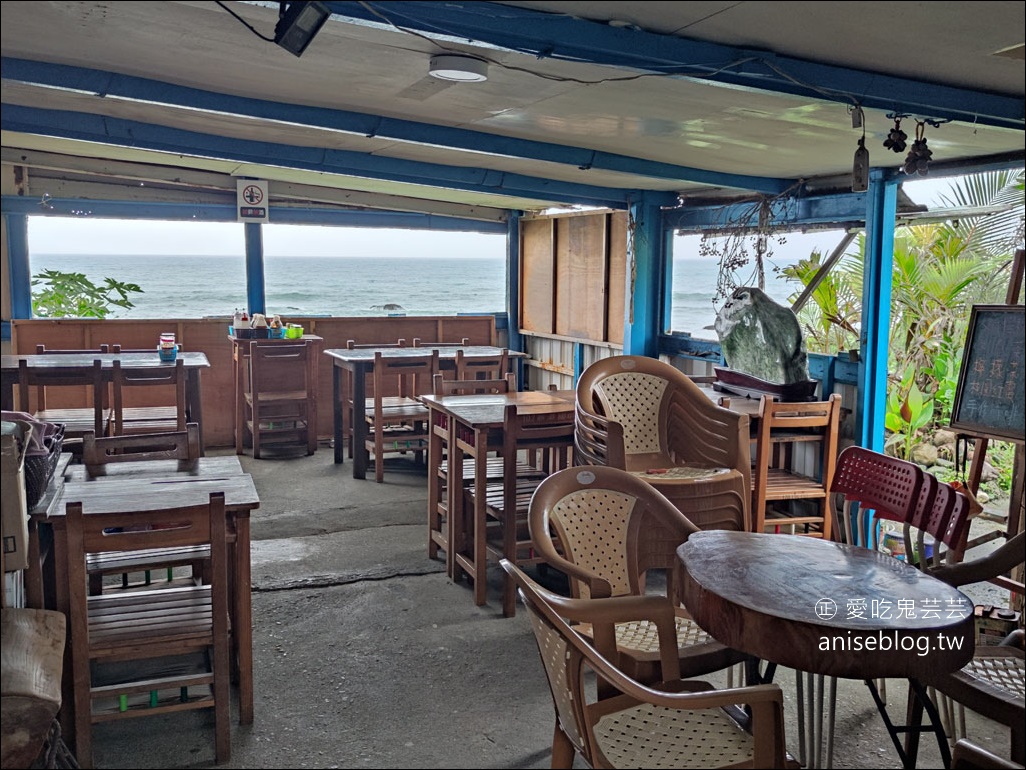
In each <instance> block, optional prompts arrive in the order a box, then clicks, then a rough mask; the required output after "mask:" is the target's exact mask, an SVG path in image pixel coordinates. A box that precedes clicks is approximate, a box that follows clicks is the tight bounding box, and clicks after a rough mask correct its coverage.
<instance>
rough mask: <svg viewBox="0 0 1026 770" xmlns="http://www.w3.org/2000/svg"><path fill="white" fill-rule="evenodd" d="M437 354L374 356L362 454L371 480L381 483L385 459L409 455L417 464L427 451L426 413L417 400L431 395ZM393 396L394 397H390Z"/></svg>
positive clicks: (376, 354) (428, 434)
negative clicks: (367, 461)
mask: <svg viewBox="0 0 1026 770" xmlns="http://www.w3.org/2000/svg"><path fill="white" fill-rule="evenodd" d="M438 371H439V367H438V351H437V350H432V351H431V352H426V353H424V354H423V355H415V356H403V357H401V358H392V357H386V356H382V355H381V353H380V352H378V353H375V354H374V372H373V374H372V375H371V380H372V382H373V392H374V395H373V397H372V399H371V400H372V402H373V403H372V405H371V406H372V408H370V409H368V412H367V416H366V420H367V425H368V432H367V440H366V441H365V442H364V446H363V448H362V451H365V452H367V453H368V454H369V456H370V457H373V459H374V479H375V481H377V482H378V483H381V482H382V481H384V480H385V455H386V454H395V453H400V454H407V453H410V452H412V453H413V454H414V456H415V457H416V458H417V459H418V461H420V460H422V458H423V456H424V452H425V451H427V449H428V443H429V440H430V435H431V432H430V430H429V426H428V424H427V422H428V409H427V407H426V406H424V404H422V403H421V402H420V401H419V400H417V398H416V397H417V396H418V395H422V394H426V393H430V392H431V388H432V383H433V381H434V376H435V375H436V374H438ZM391 394H395V395H391Z"/></svg>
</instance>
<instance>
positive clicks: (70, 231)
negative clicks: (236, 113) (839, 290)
mask: <svg viewBox="0 0 1026 770" xmlns="http://www.w3.org/2000/svg"><path fill="white" fill-rule="evenodd" d="M949 187H950V180H922V181H915V182H907V183H905V184H904V185H903V189H904V190H905V192H906V193H907V194H908V195H909V197H911V198H912V199H913V200H914V201H916V202H917V203H922V204H927V205H930V204H932V203H936V195H937V193H938V192H940V193H943V192H945V191H947V190H948V189H949ZM243 228H244V225H243V224H241V223H234V222H233V223H221V222H152V221H145V222H141V221H131V220H112V219H86V218H65V217H29V228H28V229H29V251H30V252H31V253H33V254H110V255H114V254H195V255H214V254H226V255H231V254H243V253H245V240H244V236H243ZM794 238H795V239H800V242H801V248H802V249H803V250H804V249H805V247H806V245H807V244H811V245H812V247H814V248H815V247H818V248H821V249H825V250H829V249H830V248H832V247H831V246H830V244H831V243H834V242H836V240H837V238H836V237H834V236H829V237H825V236H823V235H819V236H817V237H814V236H812V235H810V236H801V237H799V236H794ZM798 245H799V244H798V243H797V242H796V243H794V246H796V247H797V246H798ZM264 253H265V254H266V255H268V256H335V257H340V256H341V257H346V256H352V257H357V256H380V257H416V256H420V257H461V256H465V257H485V256H494V257H503V256H504V255H505V253H506V236H505V235H504V234H498V235H490V234H483V233H450V232H439V231H425V230H394V229H375V228H357V227H319V226H312V225H273V224H271V225H265V226H264ZM806 253H808V252H807V251H806Z"/></svg>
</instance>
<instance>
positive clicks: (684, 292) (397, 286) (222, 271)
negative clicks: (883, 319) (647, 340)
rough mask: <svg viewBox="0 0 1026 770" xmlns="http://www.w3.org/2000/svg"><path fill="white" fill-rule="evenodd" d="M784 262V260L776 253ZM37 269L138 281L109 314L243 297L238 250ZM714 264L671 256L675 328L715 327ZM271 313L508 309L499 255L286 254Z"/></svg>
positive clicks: (201, 307)
mask: <svg viewBox="0 0 1026 770" xmlns="http://www.w3.org/2000/svg"><path fill="white" fill-rule="evenodd" d="M776 264H777V265H778V266H779V265H781V264H782V263H780V262H779V261H776ZM31 269H32V274H33V275H36V274H37V273H39V272H40V271H42V270H47V269H50V270H60V271H65V272H81V273H84V274H85V275H86V277H88V278H89V279H90V280H91V281H93V282H94V283H98V284H99V283H102V282H103V280H104V279H105V278H107V277H111V278H114V279H116V280H118V281H125V282H129V283H136V284H138V285H139V286H140V287H141V288H142V289H143V293H142V294H134V295H132V296H131V299H132V301H133V302H134V303H135V306H134V307H132V308H130V309H116V310H115V311H114V312H112V313H111V316H110V317H111V318H176V317H181V318H202V317H204V316H230V315H231V314H232V313H233V312H234V311H235V309H236V308H240V309H241V308H242V307H244V306H245V305H246V277H245V276H246V272H245V260H244V258H243V257H241V256H193V255H190V256H153V255H137V256H124V255H92V254H89V255H84V254H77V255H76V254H40V255H33V257H32V264H31ZM716 273H717V269H716V262H715V261H714V260H712V259H708V258H705V259H688V258H676V259H675V260H674V281H673V315H672V328H673V329H674V330H677V331H688V332H690V333H692V334H693V335H694V336H696V337H700V338H703V339H712V340H715V339H716V333H715V332H714V331H712V330H711V329H712V324H713V321H714V319H715V312H716V307H718V305H719V304H720V303H721V302H722V301H720V302H717V304H716V305H714V304H713V295H714V294H715V291H716ZM264 278H265V285H266V303H267V311H268V312H269V313H279V314H281V315H290V316H302V315H310V316H322V315H332V316H372V315H384V314H386V313H388V312H389V311H388V310H387V309H385V307H384V306H389V305H398V306H399V307H400V308H402V310H401V311H395V310H393V312H405V313H406V314H407V315H454V314H456V313H477V312H481V313H501V312H504V311H505V308H506V274H505V264H504V261H503V259H502V258H492V257H487V258H473V257H463V258H445V257H407V258H394V257H283V256H268V257H265V261H264ZM767 284H768V286H767V293H769V294H770V296H772V297H773V298H774V299H776V300H777V301H778V302H784V301H786V300H787V298H788V297H789V296H790V295H792V294H793V293H794V292H795V291H796V286H795V284H792V283H789V282H786V281H784V280H782V279H777V278H776V276H775V275H774V274H773V273H772V270H771V269H770V268H767Z"/></svg>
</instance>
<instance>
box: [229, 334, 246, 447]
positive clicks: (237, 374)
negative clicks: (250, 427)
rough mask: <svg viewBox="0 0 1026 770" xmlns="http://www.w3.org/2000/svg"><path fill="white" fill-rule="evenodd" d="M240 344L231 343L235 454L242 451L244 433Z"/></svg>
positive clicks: (243, 387)
mask: <svg viewBox="0 0 1026 770" xmlns="http://www.w3.org/2000/svg"><path fill="white" fill-rule="evenodd" d="M242 358H243V356H242V350H241V344H240V343H238V342H236V343H234V344H233V345H232V381H233V382H234V383H235V454H237V455H241V454H242V452H243V443H244V442H243V437H244V435H245V433H246V425H245V420H246V411H245V408H244V407H243V404H244V403H245V399H246V394H245V386H244V385H243V381H242V377H243V368H242Z"/></svg>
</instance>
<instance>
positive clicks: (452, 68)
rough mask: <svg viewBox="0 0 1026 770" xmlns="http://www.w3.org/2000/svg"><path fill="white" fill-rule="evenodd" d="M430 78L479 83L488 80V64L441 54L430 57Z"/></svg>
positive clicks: (468, 58)
mask: <svg viewBox="0 0 1026 770" xmlns="http://www.w3.org/2000/svg"><path fill="white" fill-rule="evenodd" d="M428 73H429V74H430V75H431V77H435V78H438V79H439V80H452V81H455V82H457V83H481V82H483V81H485V80H488V62H486V61H484V60H483V59H475V58H474V57H473V56H455V55H452V54H442V55H439V56H432V57H431V68H430V69H429V70H428Z"/></svg>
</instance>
